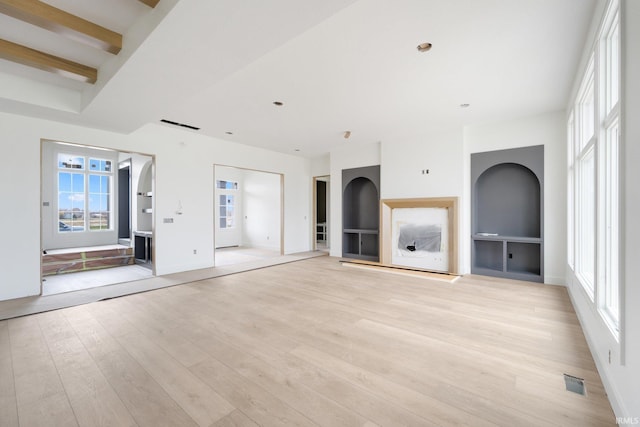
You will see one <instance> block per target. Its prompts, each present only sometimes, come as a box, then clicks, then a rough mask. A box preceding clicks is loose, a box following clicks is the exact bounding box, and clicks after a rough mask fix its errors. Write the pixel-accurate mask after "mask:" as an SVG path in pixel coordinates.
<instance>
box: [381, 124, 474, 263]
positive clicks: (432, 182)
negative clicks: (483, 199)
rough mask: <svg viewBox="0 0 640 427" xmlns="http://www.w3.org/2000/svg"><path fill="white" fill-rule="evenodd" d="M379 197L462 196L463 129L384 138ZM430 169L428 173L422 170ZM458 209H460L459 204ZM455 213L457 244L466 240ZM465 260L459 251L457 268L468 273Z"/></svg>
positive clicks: (459, 215)
mask: <svg viewBox="0 0 640 427" xmlns="http://www.w3.org/2000/svg"><path fill="white" fill-rule="evenodd" d="M381 153H382V154H381V161H382V166H381V184H380V185H381V187H382V189H381V195H382V197H381V198H382V199H405V198H427V197H458V198H459V201H460V202H461V201H462V200H461V198H462V196H463V176H464V165H463V163H462V159H463V132H462V129H460V130H456V131H453V132H444V133H437V134H433V135H427V136H424V137H423V138H422V139H420V140H412V141H391V142H389V141H385V142H383V143H382V150H381ZM423 170H425V171H426V170H429V173H424V174H423V173H422V171H423ZM459 209H462V207H461V206H459ZM463 219H464V215H463V212H462V211H460V212H458V231H459V235H458V247H459V248H463V246H462V245H463V244H464V243H465V242H467V241H468V240H469V239H468V238H467V237H466V236H468V233H467V234H465V233H464V232H463V231H464V227H463V226H462V224H463ZM467 264H468V262H467V261H466V259H465V258H464V252H463V251H462V250H460V253H459V257H458V271H459V272H461V273H466V272H468V269H469V268H468V265H467Z"/></svg>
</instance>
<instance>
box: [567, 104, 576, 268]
mask: <svg viewBox="0 0 640 427" xmlns="http://www.w3.org/2000/svg"><path fill="white" fill-rule="evenodd" d="M573 134H574V119H573V113H571V114H570V115H569V122H568V124H567V141H568V144H567V159H568V164H567V167H568V168H569V170H568V173H567V200H568V202H567V241H568V242H573V236H574V227H575V220H574V210H575V200H574V154H573V147H574V144H573V140H574V138H573ZM567 262H568V263H569V267H571V268H572V269H573V268H574V267H575V255H574V251H573V245H572V244H571V243H569V244H568V245H567Z"/></svg>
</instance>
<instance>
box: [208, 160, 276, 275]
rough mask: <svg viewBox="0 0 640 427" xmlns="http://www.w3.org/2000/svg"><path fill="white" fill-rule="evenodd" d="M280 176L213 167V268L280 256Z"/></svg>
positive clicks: (222, 166) (242, 169)
mask: <svg viewBox="0 0 640 427" xmlns="http://www.w3.org/2000/svg"><path fill="white" fill-rule="evenodd" d="M283 184H284V177H283V175H282V174H278V173H273V172H264V171H258V170H253V169H245V168H239V167H232V166H226V165H214V218H213V220H214V239H213V240H214V266H216V267H221V266H227V265H235V264H243V263H247V262H252V261H258V260H261V259H265V258H272V257H277V256H280V255H282V254H283V247H284V245H283V236H284V225H283Z"/></svg>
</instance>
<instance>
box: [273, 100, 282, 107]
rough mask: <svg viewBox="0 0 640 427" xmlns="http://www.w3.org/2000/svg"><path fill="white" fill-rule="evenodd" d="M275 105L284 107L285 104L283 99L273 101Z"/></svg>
mask: <svg viewBox="0 0 640 427" xmlns="http://www.w3.org/2000/svg"><path fill="white" fill-rule="evenodd" d="M273 105H276V106H278V107H282V106H283V105H284V104H283V103H282V102H281V101H273Z"/></svg>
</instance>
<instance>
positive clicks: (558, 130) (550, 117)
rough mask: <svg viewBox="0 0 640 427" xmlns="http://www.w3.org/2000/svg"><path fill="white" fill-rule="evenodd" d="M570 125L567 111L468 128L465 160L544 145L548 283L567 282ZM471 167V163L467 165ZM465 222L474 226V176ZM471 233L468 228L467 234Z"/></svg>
mask: <svg viewBox="0 0 640 427" xmlns="http://www.w3.org/2000/svg"><path fill="white" fill-rule="evenodd" d="M565 129H566V125H565V113H564V111H559V112H555V113H547V114H542V115H539V116H535V117H527V118H525V119H520V120H513V121H509V122H504V123H498V124H491V125H483V126H470V127H468V128H467V129H465V147H464V151H465V154H464V155H465V163H467V164H470V160H469V158H470V155H471V154H472V153H481V152H485V151H495V150H503V149H508V148H517V147H527V146H532V145H544V182H545V185H544V236H543V239H544V282H545V283H550V284H565V283H566V280H565V266H566V253H567V244H566V241H567V234H566V217H567V209H566V200H567V192H566V181H567V179H566V176H567V162H566V152H567V150H566V147H567V144H566V132H565ZM467 167H468V166H467ZM464 186H465V190H464V194H465V207H464V222H465V226H467V227H470V221H471V207H470V205H469V203H470V202H469V196H470V194H471V193H470V191H471V190H470V187H471V183H470V178H469V176H468V175H467V176H466V178H465V180H464ZM469 235H470V229H469V228H467V230H466V234H465V236H469ZM470 245H471V244H470V239H469V238H465V240H464V246H463V247H464V251H465V259H466V260H470Z"/></svg>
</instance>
